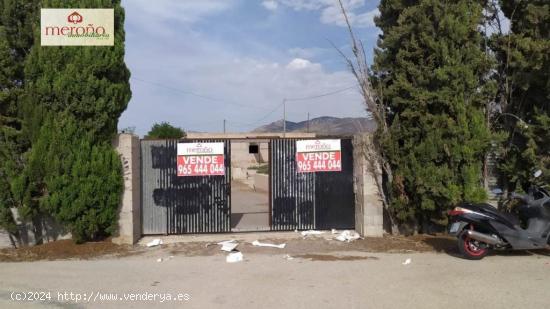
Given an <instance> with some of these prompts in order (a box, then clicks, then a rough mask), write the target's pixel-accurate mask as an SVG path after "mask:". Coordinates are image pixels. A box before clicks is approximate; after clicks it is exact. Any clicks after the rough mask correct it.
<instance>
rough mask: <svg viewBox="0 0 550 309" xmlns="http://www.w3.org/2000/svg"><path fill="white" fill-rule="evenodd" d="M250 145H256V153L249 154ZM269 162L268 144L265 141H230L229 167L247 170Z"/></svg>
mask: <svg viewBox="0 0 550 309" xmlns="http://www.w3.org/2000/svg"><path fill="white" fill-rule="evenodd" d="M250 145H258V148H259V149H258V150H259V151H258V153H257V154H251V153H249V149H248V147H249V146H250ZM268 161H269V142H268V141H265V140H250V141H231V167H243V168H248V167H251V166H258V164H264V163H267V162H268Z"/></svg>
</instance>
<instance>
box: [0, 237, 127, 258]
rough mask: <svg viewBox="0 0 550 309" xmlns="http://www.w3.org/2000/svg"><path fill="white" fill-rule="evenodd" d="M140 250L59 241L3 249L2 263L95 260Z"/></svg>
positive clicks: (97, 243) (96, 243) (107, 242)
mask: <svg viewBox="0 0 550 309" xmlns="http://www.w3.org/2000/svg"><path fill="white" fill-rule="evenodd" d="M137 249H138V248H134V247H133V246H121V245H116V244H114V243H112V242H111V241H110V240H106V241H101V242H88V243H84V244H79V245H77V244H75V243H74V242H73V241H72V240H70V239H67V240H59V241H54V242H50V243H46V244H43V245H38V246H33V247H21V248H18V249H12V248H7V249H1V250H0V262H23V261H25V262H30V261H39V260H65V259H79V260H86V259H93V258H99V257H109V256H111V257H122V256H128V255H131V254H133V253H136V252H137V251H138V250H137Z"/></svg>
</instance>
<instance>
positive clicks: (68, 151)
mask: <svg viewBox="0 0 550 309" xmlns="http://www.w3.org/2000/svg"><path fill="white" fill-rule="evenodd" d="M41 7H43V8H65V7H67V8H113V9H114V17H115V24H114V27H115V43H114V46H41V45H40V35H39V32H38V29H39V21H38V20H36V21H35V23H34V24H33V26H34V28H33V29H34V32H33V33H34V41H33V46H32V48H31V50H30V53H29V55H28V56H27V57H26V59H25V63H24V91H23V93H22V95H21V97H22V99H21V100H22V103H21V106H20V107H19V112H20V114H21V115H22V117H21V118H22V128H21V131H22V134H23V135H24V137H25V138H26V139H27V140H28V141H29V142H30V144H31V148H30V150H29V151H27V152H26V153H25V156H24V158H25V164H24V169H23V170H22V172H21V173H20V175H19V177H17V178H16V179H15V180H14V181H13V184H12V188H13V190H12V191H13V194H14V196H15V197H16V198H17V199H19V200H21V201H22V202H21V206H20V213H21V214H22V215H23V216H24V217H25V218H28V219H31V220H32V221H36V220H37V218H41V217H43V216H52V217H53V218H54V219H56V220H57V221H58V222H59V223H62V224H63V225H64V226H65V227H66V228H67V229H68V230H69V231H71V232H72V234H73V238H74V239H75V240H76V241H77V242H81V241H86V240H90V239H97V238H101V237H104V236H107V235H109V234H111V233H112V232H113V228H114V225H115V223H116V209H117V207H118V203H119V200H120V193H121V190H122V186H121V181H122V170H121V166H120V164H119V163H117V162H118V161H117V160H118V156H117V155H116V154H115V152H114V150H113V148H112V146H111V139H112V138H113V137H114V135H115V134H116V132H117V123H118V118H119V117H120V115H121V113H122V112H123V111H124V110H125V109H126V106H127V104H128V101H129V99H130V96H131V92H130V85H129V76H130V73H129V71H128V69H127V67H126V65H125V63H124V27H123V26H124V10H123V9H122V7H121V6H120V1H119V0H112V1H110V0H109V1H108V0H71V1H55V0H43V1H41Z"/></svg>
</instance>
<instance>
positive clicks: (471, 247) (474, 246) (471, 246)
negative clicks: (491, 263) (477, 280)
mask: <svg viewBox="0 0 550 309" xmlns="http://www.w3.org/2000/svg"><path fill="white" fill-rule="evenodd" d="M458 251H460V254H462V256H463V257H465V258H467V259H469V260H481V259H482V258H484V257H485V256H486V255H487V254H488V253H489V248H488V246H487V244H485V243H483V242H480V241H478V240H475V239H472V238H470V236H468V234H466V233H465V232H462V233H460V235H459V236H458Z"/></svg>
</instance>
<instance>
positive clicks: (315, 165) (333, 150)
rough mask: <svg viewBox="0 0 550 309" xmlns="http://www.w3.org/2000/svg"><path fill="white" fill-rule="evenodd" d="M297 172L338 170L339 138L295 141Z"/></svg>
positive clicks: (339, 160) (339, 168) (340, 166)
mask: <svg viewBox="0 0 550 309" xmlns="http://www.w3.org/2000/svg"><path fill="white" fill-rule="evenodd" d="M296 162H297V164H298V173H312V172H339V171H341V170H342V152H341V147H340V140H339V139H318V140H304V141H296Z"/></svg>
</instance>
